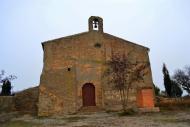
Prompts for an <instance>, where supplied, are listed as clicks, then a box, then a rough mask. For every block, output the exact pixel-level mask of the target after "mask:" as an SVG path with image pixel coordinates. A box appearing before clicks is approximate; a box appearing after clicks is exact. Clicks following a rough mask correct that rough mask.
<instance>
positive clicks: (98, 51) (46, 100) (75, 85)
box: [38, 17, 153, 116]
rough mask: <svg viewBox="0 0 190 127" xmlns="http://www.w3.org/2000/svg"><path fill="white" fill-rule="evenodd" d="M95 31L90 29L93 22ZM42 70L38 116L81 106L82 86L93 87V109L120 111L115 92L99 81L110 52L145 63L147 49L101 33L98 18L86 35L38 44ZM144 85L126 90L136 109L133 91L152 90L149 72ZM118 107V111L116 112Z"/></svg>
mask: <svg viewBox="0 0 190 127" xmlns="http://www.w3.org/2000/svg"><path fill="white" fill-rule="evenodd" d="M95 19H96V20H97V21H98V23H99V24H98V27H97V29H98V30H94V29H93V23H94V20H95ZM42 46H43V50H44V66H43V71H42V75H41V80H40V86H39V89H40V90H39V92H40V93H39V105H38V109H39V110H38V115H40V116H44V115H45V116H46V115H53V114H68V113H73V112H77V111H78V110H80V109H81V107H82V106H83V97H82V96H83V95H82V86H83V85H84V84H85V83H92V84H93V85H94V86H95V102H96V106H97V107H100V108H104V109H109V108H114V107H116V109H121V104H120V101H119V99H120V98H119V96H118V92H116V91H114V90H113V88H112V87H111V85H110V84H107V83H106V81H105V80H104V79H103V78H102V77H103V74H104V70H105V68H106V66H105V63H106V62H107V61H108V60H110V58H111V55H112V52H115V53H120V54H121V53H128V52H131V51H133V52H132V57H131V60H133V61H134V62H135V61H143V62H149V57H148V51H149V49H148V48H146V47H144V46H140V45H138V44H135V43H132V42H129V41H126V40H124V39H121V38H118V37H115V36H113V35H110V34H107V33H104V32H103V20H102V19H101V18H100V17H91V18H90V19H89V31H88V32H84V33H80V34H76V35H72V36H67V37H63V38H59V39H55V40H50V41H47V42H44V43H42ZM146 71H147V72H148V73H146V75H145V76H144V82H140V83H138V84H137V83H134V84H133V87H132V89H131V90H130V97H129V100H130V103H131V104H133V105H136V93H137V91H136V89H137V88H139V87H145V86H149V87H152V85H153V82H152V74H151V68H150V67H149V68H147V70H146ZM118 107H119V108H118Z"/></svg>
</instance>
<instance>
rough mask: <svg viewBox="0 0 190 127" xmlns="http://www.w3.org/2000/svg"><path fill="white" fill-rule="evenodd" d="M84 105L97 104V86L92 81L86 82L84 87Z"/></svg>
mask: <svg viewBox="0 0 190 127" xmlns="http://www.w3.org/2000/svg"><path fill="white" fill-rule="evenodd" d="M82 100H83V106H96V103H95V87H94V85H93V84H92V83H86V84H84V85H83V87H82Z"/></svg>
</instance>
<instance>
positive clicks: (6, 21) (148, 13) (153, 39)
mask: <svg viewBox="0 0 190 127" xmlns="http://www.w3.org/2000/svg"><path fill="white" fill-rule="evenodd" d="M92 15H93V16H100V17H102V18H103V20H104V32H106V33H110V34H113V35H115V36H118V37H121V38H123V39H126V40H129V41H132V42H135V43H138V44H140V45H144V46H147V47H149V48H150V52H149V55H150V62H151V67H152V74H153V82H154V83H155V84H156V85H158V86H159V87H160V88H162V89H163V75H162V64H163V62H165V63H166V65H167V67H168V69H169V71H170V74H172V73H173V72H174V71H175V70H176V69H177V68H182V67H184V66H185V65H190V57H189V55H190V34H189V33H190V0H0V53H1V59H0V70H1V69H4V70H5V71H6V72H7V73H6V74H7V75H8V74H14V75H16V76H17V77H18V78H17V79H16V80H14V81H13V85H14V91H18V90H22V89H25V88H28V87H32V86H36V85H38V84H39V80H40V74H41V72H42V66H43V50H42V46H41V42H43V41H47V40H50V39H55V38H58V37H63V36H67V35H72V34H76V33H79V32H84V31H87V30H88V18H89V17H90V16H92Z"/></svg>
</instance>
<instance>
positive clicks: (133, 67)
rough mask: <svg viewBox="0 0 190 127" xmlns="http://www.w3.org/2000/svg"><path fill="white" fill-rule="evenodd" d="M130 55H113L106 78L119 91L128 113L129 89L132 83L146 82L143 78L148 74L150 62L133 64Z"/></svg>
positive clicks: (124, 108) (108, 63)
mask: <svg viewBox="0 0 190 127" xmlns="http://www.w3.org/2000/svg"><path fill="white" fill-rule="evenodd" d="M130 54H131V52H130V53H128V54H127V55H126V54H125V53H123V54H119V53H112V57H111V60H110V61H108V62H107V65H108V68H107V70H106V76H107V77H108V82H109V83H110V84H113V87H114V88H115V89H116V90H118V91H119V94H120V98H121V103H122V106H123V110H124V111H126V108H127V104H128V98H129V89H130V88H131V85H132V83H134V82H140V81H144V78H143V76H144V75H145V74H146V73H147V71H145V69H146V68H147V67H148V66H149V62H142V61H141V62H140V61H135V62H132V61H131V60H130Z"/></svg>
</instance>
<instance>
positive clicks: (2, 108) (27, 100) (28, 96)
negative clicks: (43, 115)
mask: <svg viewBox="0 0 190 127" xmlns="http://www.w3.org/2000/svg"><path fill="white" fill-rule="evenodd" d="M38 93H39V92H38V87H34V88H29V89H26V90H23V91H21V92H18V93H16V94H15V96H0V112H11V111H19V112H22V113H29V114H35V115H36V114H37V110H38V108H37V104H38V96H39V95H38Z"/></svg>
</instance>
